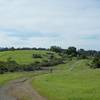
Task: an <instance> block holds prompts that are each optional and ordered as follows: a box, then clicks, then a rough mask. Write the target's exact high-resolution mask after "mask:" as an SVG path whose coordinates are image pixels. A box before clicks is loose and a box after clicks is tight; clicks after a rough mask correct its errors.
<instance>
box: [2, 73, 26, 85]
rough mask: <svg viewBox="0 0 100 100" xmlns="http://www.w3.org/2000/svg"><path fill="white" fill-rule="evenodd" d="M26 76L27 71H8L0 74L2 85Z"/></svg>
mask: <svg viewBox="0 0 100 100" xmlns="http://www.w3.org/2000/svg"><path fill="white" fill-rule="evenodd" d="M24 76H26V73H7V74H1V75H0V86H2V85H4V84H6V83H7V82H8V81H10V80H14V79H17V78H21V77H24Z"/></svg>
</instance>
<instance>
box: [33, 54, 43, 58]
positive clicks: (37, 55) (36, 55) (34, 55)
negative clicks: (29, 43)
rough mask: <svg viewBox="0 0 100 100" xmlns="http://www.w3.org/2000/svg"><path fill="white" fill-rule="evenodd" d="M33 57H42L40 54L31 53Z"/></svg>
mask: <svg viewBox="0 0 100 100" xmlns="http://www.w3.org/2000/svg"><path fill="white" fill-rule="evenodd" d="M33 58H42V56H41V55H40V54H33Z"/></svg>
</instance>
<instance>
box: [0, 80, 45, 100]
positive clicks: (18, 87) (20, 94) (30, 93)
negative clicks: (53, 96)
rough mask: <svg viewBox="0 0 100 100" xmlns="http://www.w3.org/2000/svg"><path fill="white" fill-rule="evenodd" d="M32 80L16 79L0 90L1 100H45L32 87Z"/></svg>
mask: <svg viewBox="0 0 100 100" xmlns="http://www.w3.org/2000/svg"><path fill="white" fill-rule="evenodd" d="M30 82H31V79H30V78H22V79H16V80H14V81H11V82H9V83H8V84H7V85H5V86H3V87H2V88H0V100H45V99H44V97H42V96H40V95H39V94H38V93H37V92H36V91H35V90H34V89H33V88H32V87H31V85H30Z"/></svg>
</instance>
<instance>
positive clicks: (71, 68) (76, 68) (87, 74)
mask: <svg viewBox="0 0 100 100" xmlns="http://www.w3.org/2000/svg"><path fill="white" fill-rule="evenodd" d="M88 62H89V61H88V60H79V61H71V62H69V63H67V64H64V65H59V66H58V68H57V69H56V70H55V71H54V72H53V73H49V74H46V75H42V76H37V77H35V78H34V80H33V81H32V85H33V88H35V89H36V90H37V91H38V92H39V93H40V94H41V95H43V96H45V97H46V98H47V100H99V99H100V95H99V93H100V70H99V69H95V70H94V69H90V68H89V66H88V65H87V63H88Z"/></svg>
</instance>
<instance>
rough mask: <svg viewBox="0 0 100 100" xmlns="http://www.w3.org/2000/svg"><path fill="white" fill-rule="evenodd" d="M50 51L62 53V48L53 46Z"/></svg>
mask: <svg viewBox="0 0 100 100" xmlns="http://www.w3.org/2000/svg"><path fill="white" fill-rule="evenodd" d="M50 50H51V51H53V52H56V53H61V52H62V48H61V47H59V46H51V48H50Z"/></svg>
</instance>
